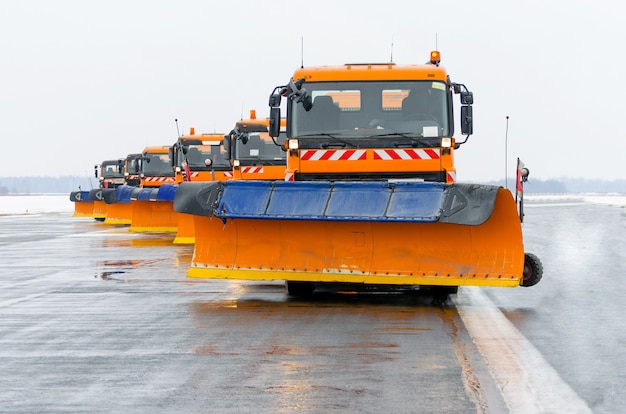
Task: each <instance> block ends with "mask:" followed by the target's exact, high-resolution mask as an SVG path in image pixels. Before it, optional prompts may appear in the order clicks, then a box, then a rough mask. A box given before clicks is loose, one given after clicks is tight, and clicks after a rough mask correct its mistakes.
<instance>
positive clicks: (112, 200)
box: [103, 185, 135, 225]
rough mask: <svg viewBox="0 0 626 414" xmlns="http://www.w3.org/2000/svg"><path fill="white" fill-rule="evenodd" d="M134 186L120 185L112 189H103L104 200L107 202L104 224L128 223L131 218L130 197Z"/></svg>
mask: <svg viewBox="0 0 626 414" xmlns="http://www.w3.org/2000/svg"><path fill="white" fill-rule="evenodd" d="M134 189H135V187H131V186H127V185H122V186H119V187H117V188H114V189H106V190H103V196H104V201H105V202H106V203H107V212H106V218H105V219H104V222H105V223H106V224H122V225H129V224H131V223H132V220H133V210H132V205H131V204H130V197H131V195H132V193H133V191H134Z"/></svg>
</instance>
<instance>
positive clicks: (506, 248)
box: [188, 52, 542, 298]
mask: <svg viewBox="0 0 626 414" xmlns="http://www.w3.org/2000/svg"><path fill="white" fill-rule="evenodd" d="M439 63H440V55H439V52H432V53H431V56H430V59H429V61H428V62H427V63H425V64H422V65H396V64H394V63H385V64H347V65H343V66H334V67H331V66H323V67H311V68H305V67H304V68H300V69H297V70H296V71H295V73H294V75H293V77H292V78H291V79H290V81H289V83H288V84H287V85H284V86H278V87H276V88H275V89H274V92H273V93H272V94H271V95H270V100H269V103H270V122H269V133H270V135H271V136H278V134H279V131H280V120H281V103H282V102H284V101H286V118H287V140H286V141H285V149H286V151H287V153H288V156H287V169H286V173H285V177H284V180H282V181H278V180H276V181H228V182H223V183H216V184H215V186H214V188H213V189H212V191H210V192H208V191H207V192H206V193H205V194H204V197H206V199H207V200H209V202H208V203H207V211H206V212H205V214H206V215H207V216H211V219H212V220H211V222H212V223H213V225H212V227H211V228H207V229H205V231H210V233H211V235H212V236H213V237H211V238H210V240H207V242H206V243H203V244H202V245H199V244H198V243H196V250H195V254H194V259H193V261H192V267H191V268H190V269H189V271H188V276H189V277H206V278H232V279H250V280H286V281H287V288H288V292H289V294H291V295H303V294H311V293H313V292H314V290H315V289H316V287H319V285H320V284H333V283H337V284H346V283H348V284H350V285H351V287H352V288H355V287H356V286H357V285H368V286H372V285H384V286H390V285H396V286H399V285H401V286H405V287H414V286H418V287H429V288H433V289H435V291H436V292H437V293H438V295H440V296H443V297H445V298H447V294H449V293H452V292H456V290H457V288H458V286H462V285H476V286H501V287H514V286H520V285H523V286H530V285H533V284H535V283H537V282H538V281H539V279H540V277H541V272H542V268H541V264H540V262H539V260H538V259H537V258H536V257H535V256H534V255H532V254H525V253H524V248H523V242H522V229H521V223H520V217H519V216H518V212H517V206H516V203H515V200H514V199H513V197H512V194H511V193H510V191H509V190H507V189H504V188H501V187H497V186H488V185H479V184H461V183H457V182H456V170H455V168H454V158H453V155H454V151H455V150H457V149H458V148H459V147H460V146H461V145H462V144H464V143H465V142H467V139H468V138H469V136H470V135H471V134H472V132H473V131H472V130H473V119H472V104H473V94H472V92H470V91H469V90H468V89H467V88H466V87H465V85H463V84H461V83H455V82H452V81H451V80H450V77H449V75H448V73H447V72H446V70H445V69H444V68H443V67H441V66H440V65H439ZM455 95H459V96H460V102H461V108H460V124H461V133H462V135H465V139H464V140H463V141H462V142H459V141H457V140H456V139H455V138H454V119H455V117H454V105H453V97H454V96H455Z"/></svg>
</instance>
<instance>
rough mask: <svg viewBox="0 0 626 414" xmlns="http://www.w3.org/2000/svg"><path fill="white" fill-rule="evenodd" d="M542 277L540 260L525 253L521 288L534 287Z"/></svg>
mask: <svg viewBox="0 0 626 414" xmlns="http://www.w3.org/2000/svg"><path fill="white" fill-rule="evenodd" d="M542 276H543V265H542V264H541V260H539V258H538V257H537V256H535V255H534V254H532V253H525V254H524V273H523V279H522V286H524V287H529V286H534V285H536V284H537V283H539V281H540V280H541V278H542Z"/></svg>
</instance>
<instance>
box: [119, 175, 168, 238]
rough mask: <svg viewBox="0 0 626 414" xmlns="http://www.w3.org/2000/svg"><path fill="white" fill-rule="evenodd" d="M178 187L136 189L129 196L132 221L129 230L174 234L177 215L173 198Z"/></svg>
mask: <svg viewBox="0 0 626 414" xmlns="http://www.w3.org/2000/svg"><path fill="white" fill-rule="evenodd" d="M177 188H178V186H177V185H170V184H163V185H161V186H160V187H155V188H137V189H135V190H134V191H133V192H132V194H131V196H130V197H131V201H130V202H131V204H132V207H131V209H132V221H131V225H130V228H129V230H130V231H132V232H140V233H161V232H176V230H177V225H178V215H177V214H176V213H175V212H174V203H173V202H174V197H175V195H176V191H177Z"/></svg>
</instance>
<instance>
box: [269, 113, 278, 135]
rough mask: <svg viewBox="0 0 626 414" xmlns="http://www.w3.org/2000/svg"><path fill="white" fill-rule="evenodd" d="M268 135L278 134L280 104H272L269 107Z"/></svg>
mask: <svg viewBox="0 0 626 414" xmlns="http://www.w3.org/2000/svg"><path fill="white" fill-rule="evenodd" d="M269 134H270V137H274V138H276V137H278V134H280V106H272V107H271V108H270V125H269Z"/></svg>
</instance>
